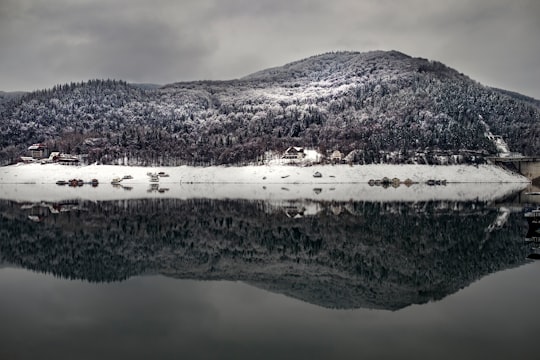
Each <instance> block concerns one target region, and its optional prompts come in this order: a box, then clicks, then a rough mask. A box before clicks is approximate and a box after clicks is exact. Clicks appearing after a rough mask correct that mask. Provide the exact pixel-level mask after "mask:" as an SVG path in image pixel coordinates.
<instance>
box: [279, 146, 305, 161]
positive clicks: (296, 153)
mask: <svg viewBox="0 0 540 360" xmlns="http://www.w3.org/2000/svg"><path fill="white" fill-rule="evenodd" d="M305 156H306V154H305V153H304V148H301V147H297V146H291V147H289V148H288V149H287V150H285V153H284V154H283V156H282V157H281V158H282V159H286V160H302V159H303V158H304V157H305Z"/></svg>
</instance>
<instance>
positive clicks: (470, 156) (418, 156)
mask: <svg viewBox="0 0 540 360" xmlns="http://www.w3.org/2000/svg"><path fill="white" fill-rule="evenodd" d="M486 137H487V138H488V139H489V140H490V141H491V142H492V143H493V144H494V145H495V147H496V148H497V151H498V154H497V156H499V157H519V156H522V155H521V154H519V153H514V152H511V151H510V149H509V147H508V145H507V144H506V142H505V141H504V140H503V139H502V137H501V136H498V135H493V134H491V133H490V132H488V133H486ZM489 155H490V154H489V153H488V152H487V151H485V150H481V151H477V150H438V149H426V150H417V151H405V152H404V151H384V150H380V151H378V152H374V151H371V150H370V151H364V150H353V151H350V152H349V153H348V154H345V153H343V152H341V151H340V150H338V149H334V150H326V151H321V150H320V149H313V148H312V149H310V148H304V147H301V146H290V147H288V148H287V149H286V150H285V151H266V152H265V153H264V155H262V156H259V157H258V158H257V161H256V163H257V164H268V163H277V164H283V165H299V166H309V165H314V164H333V165H335V164H350V165H353V164H360V165H364V164H420V165H457V164H483V163H486V161H487V160H486V158H487V157H488V156H489ZM84 159H85V155H84V154H83V155H81V154H79V155H73V154H67V153H63V152H60V151H49V149H48V147H47V145H45V144H43V143H36V144H32V145H30V146H29V147H28V151H27V156H21V157H20V158H19V162H23V163H34V162H39V163H41V164H52V163H57V164H63V165H80V164H82V163H84Z"/></svg>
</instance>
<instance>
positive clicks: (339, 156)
mask: <svg viewBox="0 0 540 360" xmlns="http://www.w3.org/2000/svg"><path fill="white" fill-rule="evenodd" d="M330 161H332V162H333V163H340V162H342V161H343V153H342V152H341V151H339V150H334V151H333V152H332V154H331V155H330Z"/></svg>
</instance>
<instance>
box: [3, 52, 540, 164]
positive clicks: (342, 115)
mask: <svg viewBox="0 0 540 360" xmlns="http://www.w3.org/2000/svg"><path fill="white" fill-rule="evenodd" d="M479 116H481V117H482V118H483V121H485V123H486V124H487V125H488V126H489V127H490V128H491V130H492V131H493V133H495V134H500V135H502V136H503V137H504V138H505V140H506V141H507V142H508V144H509V146H510V148H511V150H512V151H518V152H522V153H524V154H534V153H535V154H537V153H540V136H539V135H540V108H539V107H538V102H536V101H534V100H533V99H529V98H526V97H524V96H522V95H518V94H513V93H508V92H505V91H501V90H496V89H491V88H487V87H484V86H481V85H479V84H477V83H475V82H473V81H472V80H470V79H469V78H467V77H465V76H464V75H461V74H459V73H457V72H456V71H454V70H452V69H449V68H447V67H446V66H444V65H442V64H440V63H436V62H430V61H427V60H425V59H417V58H411V57H409V56H406V55H404V54H401V53H398V52H370V53H352V52H345V53H330V54H324V55H320V56H314V57H311V58H308V59H305V60H301V61H297V62H294V63H291V64H288V65H285V66H283V67H280V68H274V69H269V70H264V71H261V72H259V73H256V74H253V75H250V76H247V77H246V78H243V79H240V80H233V81H214V82H211V81H202V82H189V83H177V84H172V85H168V86H165V87H162V88H143V87H139V86H134V85H130V84H127V83H125V82H123V81H115V80H91V81H88V82H86V83H72V84H66V85H58V86H55V87H54V88H52V89H49V90H42V91H37V92H33V93H30V94H26V95H24V96H22V97H15V98H12V99H9V100H6V101H4V102H2V103H1V106H0V130H1V134H2V135H0V162H1V163H3V164H5V163H7V162H9V161H12V160H13V159H14V157H16V156H18V155H21V154H22V153H23V152H24V150H25V149H26V147H27V146H28V144H30V143H35V142H44V143H46V144H48V145H49V147H51V148H54V150H59V151H71V152H81V153H84V154H88V161H101V162H112V161H115V157H117V156H119V157H124V156H127V157H128V159H129V161H130V162H131V163H140V164H152V163H157V164H163V165H177V164H194V165H206V164H229V163H238V162H240V163H242V162H248V161H253V160H255V159H256V158H257V157H258V156H260V155H262V154H263V153H264V152H265V151H267V150H278V151H279V150H284V149H286V148H287V147H288V146H291V145H298V146H306V147H319V148H321V149H324V150H335V149H337V150H340V151H342V152H345V153H348V152H351V151H354V150H361V151H362V152H363V154H364V155H363V159H367V160H366V161H370V160H369V159H373V161H376V158H377V156H378V155H377V154H379V152H380V151H386V152H391V151H401V152H402V153H407V152H415V151H418V150H425V149H438V150H463V149H467V150H475V151H481V150H484V151H488V152H495V149H494V148H493V144H492V143H491V142H490V141H489V140H487V139H486V138H485V137H484V128H485V127H484V125H483V124H482V123H481V122H480V121H479ZM96 138H99V139H101V140H100V141H98V142H92V141H86V140H87V139H96ZM51 150H52V149H51Z"/></svg>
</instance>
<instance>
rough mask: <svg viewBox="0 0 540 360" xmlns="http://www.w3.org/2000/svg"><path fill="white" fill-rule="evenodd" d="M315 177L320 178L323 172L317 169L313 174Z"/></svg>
mask: <svg viewBox="0 0 540 360" xmlns="http://www.w3.org/2000/svg"><path fill="white" fill-rule="evenodd" d="M313 177H315V178H320V177H322V174H321V173H320V172H318V171H315V173H314V174H313Z"/></svg>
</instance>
